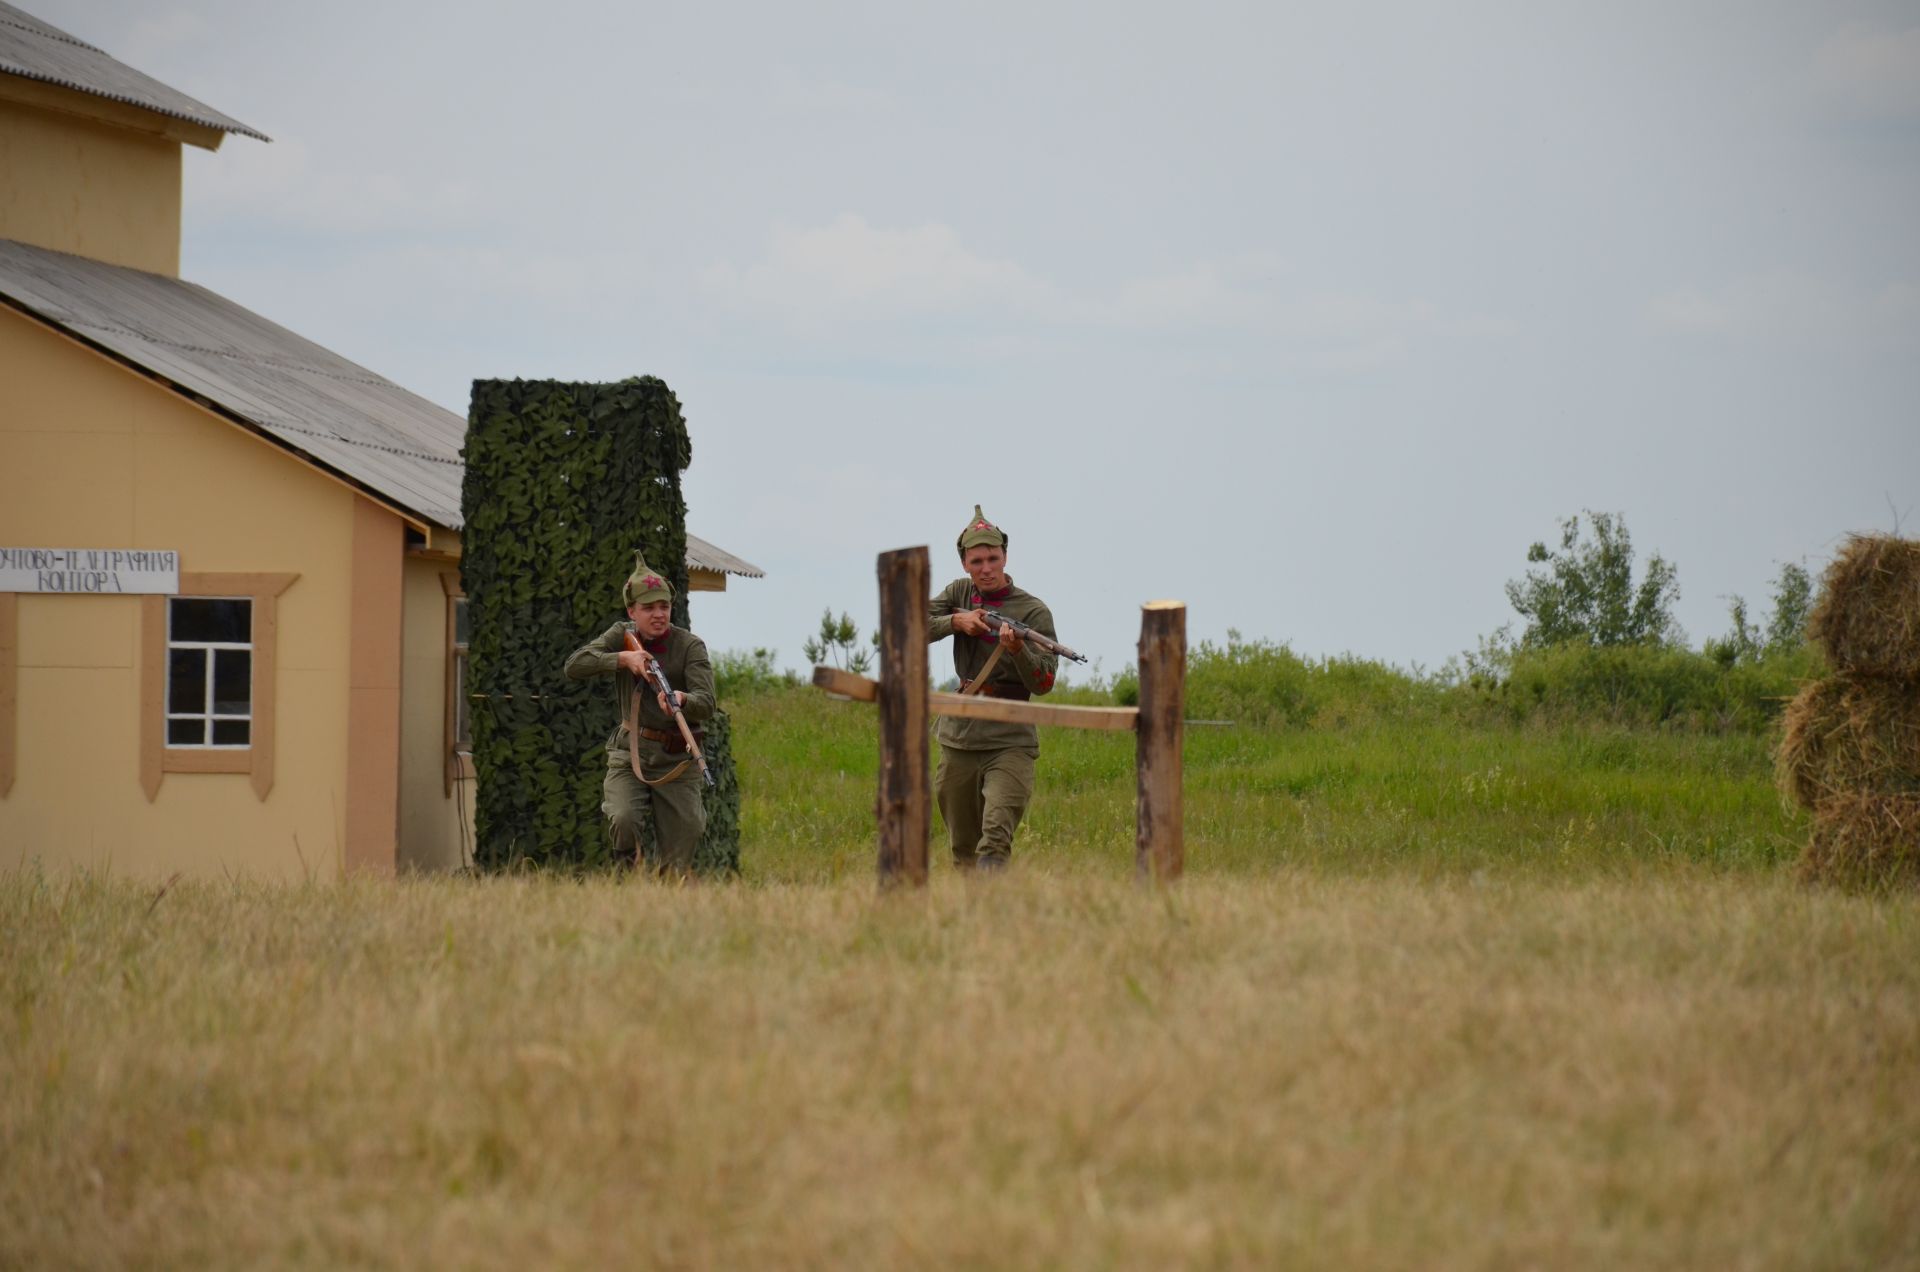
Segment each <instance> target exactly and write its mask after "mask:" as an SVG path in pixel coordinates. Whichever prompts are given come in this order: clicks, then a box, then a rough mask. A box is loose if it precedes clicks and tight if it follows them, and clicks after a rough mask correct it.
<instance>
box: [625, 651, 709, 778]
mask: <svg viewBox="0 0 1920 1272" xmlns="http://www.w3.org/2000/svg"><path fill="white" fill-rule="evenodd" d="M621 634H622V635H624V636H625V637H626V638H627V648H628V649H629V650H631V651H632V652H634V653H640V654H646V656H647V675H646V679H647V680H648V682H650V683H651V684H652V686H653V688H654V690H655V691H656V692H657V693H659V694H660V695H661V696H662V697H664V698H665V699H666V700H667V701H668V702H670V703H673V704H674V707H673V722H674V723H675V724H677V725H679V726H680V736H681V737H682V738H684V739H686V743H687V753H688V754H689V755H691V756H693V758H694V759H695V760H696V761H697V762H698V763H699V765H700V776H702V777H704V778H706V779H707V785H708V786H713V785H715V782H714V780H713V770H712V769H709V768H708V767H707V757H706V756H704V755H702V754H700V744H699V743H698V742H695V741H694V740H693V730H692V729H690V728H688V727H687V717H686V716H685V715H683V714H682V713H681V711H680V706H679V699H678V698H675V697H674V696H673V686H672V685H670V684H668V683H667V673H666V670H665V669H664V668H662V667H661V666H660V660H659V659H658V658H655V657H654V656H653V655H652V654H648V653H647V651H646V649H645V648H644V647H643V646H642V645H641V644H640V638H639V637H637V636H635V635H634V634H633V633H632V632H623V633H621ZM634 692H635V693H639V692H640V688H639V686H637V685H636V686H635V687H634ZM633 719H634V722H635V724H636V725H637V724H638V722H639V719H640V712H639V709H638V708H637V707H636V708H635V710H634V713H633ZM633 744H634V739H633V738H631V737H629V738H628V740H627V745H628V746H632V745H633ZM639 771H640V765H639V761H638V760H637V759H636V760H635V762H634V773H635V775H636V776H637V775H638V774H639ZM679 771H680V770H678V769H675V770H674V772H675V773H678V772H679ZM668 776H672V774H669V775H668ZM640 780H641V781H645V780H646V779H645V778H641V779H640ZM660 780H661V781H663V782H664V781H666V780H667V779H666V778H664V777H663V778H661V779H660Z"/></svg>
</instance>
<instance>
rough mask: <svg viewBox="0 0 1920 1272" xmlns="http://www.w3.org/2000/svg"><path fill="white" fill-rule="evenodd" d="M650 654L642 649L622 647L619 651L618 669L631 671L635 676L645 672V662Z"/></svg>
mask: <svg viewBox="0 0 1920 1272" xmlns="http://www.w3.org/2000/svg"><path fill="white" fill-rule="evenodd" d="M651 657H652V655H650V654H648V653H647V651H646V650H644V649H623V650H621V651H620V670H622V671H627V672H632V673H633V674H634V675H636V676H644V675H646V674H647V663H648V661H649V660H650V659H651Z"/></svg>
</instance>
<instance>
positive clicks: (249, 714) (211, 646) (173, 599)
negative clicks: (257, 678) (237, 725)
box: [162, 596, 259, 751]
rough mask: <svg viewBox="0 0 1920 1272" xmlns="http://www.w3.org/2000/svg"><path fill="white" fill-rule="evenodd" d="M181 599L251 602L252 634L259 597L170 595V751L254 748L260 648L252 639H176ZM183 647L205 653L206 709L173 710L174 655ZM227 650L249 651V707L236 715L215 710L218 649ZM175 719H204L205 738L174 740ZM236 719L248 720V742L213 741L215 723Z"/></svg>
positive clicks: (166, 737)
mask: <svg viewBox="0 0 1920 1272" xmlns="http://www.w3.org/2000/svg"><path fill="white" fill-rule="evenodd" d="M181 601H189V602H191V601H244V602H246V605H247V631H248V632H249V633H251V632H252V631H253V613H254V606H255V605H256V604H257V602H256V600H255V598H253V597H251V596H169V597H168V598H167V679H166V686H167V687H166V694H167V702H166V706H167V710H166V725H165V732H164V733H163V734H162V739H163V741H164V742H165V745H166V748H167V749H168V750H170V751H250V750H252V749H253V742H254V723H253V704H254V699H255V695H254V672H255V668H256V667H257V666H258V663H259V657H258V654H257V651H256V650H255V649H254V644H253V641H252V640H251V639H248V640H245V641H209V640H175V639H174V638H173V614H174V606H175V605H176V604H177V603H179V602H181ZM180 649H190V650H198V651H200V652H201V653H202V654H204V655H205V659H206V662H205V672H204V674H203V680H204V683H205V699H204V701H203V703H202V704H201V705H202V706H203V707H204V710H201V711H176V710H174V709H173V708H174V706H175V705H176V704H175V703H174V701H173V655H174V651H175V650H180ZM223 649H225V650H238V651H245V653H246V655H247V710H246V714H244V715H235V714H234V713H232V712H222V711H216V710H215V709H214V699H213V685H214V664H215V662H216V661H217V657H216V655H217V652H218V651H220V650H223ZM175 720H198V721H200V722H201V724H202V726H203V727H202V728H201V730H200V737H201V740H200V741H198V742H175V741H173V740H172V738H171V736H169V735H171V733H172V731H173V722H174V721H175ZM233 720H245V721H246V722H247V740H246V741H245V742H215V741H213V726H214V725H215V724H217V723H220V722H222V721H233Z"/></svg>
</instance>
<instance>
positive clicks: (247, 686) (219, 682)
mask: <svg viewBox="0 0 1920 1272" xmlns="http://www.w3.org/2000/svg"><path fill="white" fill-rule="evenodd" d="M252 704H253V651H252V650H249V649H216V650H214V651H213V713H214V714H215V715H246V714H248V712H249V711H250V710H251V708H252Z"/></svg>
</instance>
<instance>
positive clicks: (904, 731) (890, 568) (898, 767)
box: [874, 547, 933, 888]
mask: <svg viewBox="0 0 1920 1272" xmlns="http://www.w3.org/2000/svg"><path fill="white" fill-rule="evenodd" d="M879 572H880V693H879V697H880V703H879V705H880V795H879V799H878V801H877V803H876V805H875V808H874V814H875V817H876V818H877V819H878V821H879V823H880V886H881V887H883V888H887V887H893V886H896V885H900V884H906V885H910V886H913V887H916V888H924V887H926V886H927V837H928V835H930V834H931V833H932V830H933V820H932V819H933V810H932V808H931V806H930V803H929V798H928V785H927V597H928V595H929V594H930V593H929V592H928V577H929V573H928V567H927V550H926V548H925V547H918V548H901V549H899V550H897V551H894V552H885V553H882V554H881V556H880V567H879Z"/></svg>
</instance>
